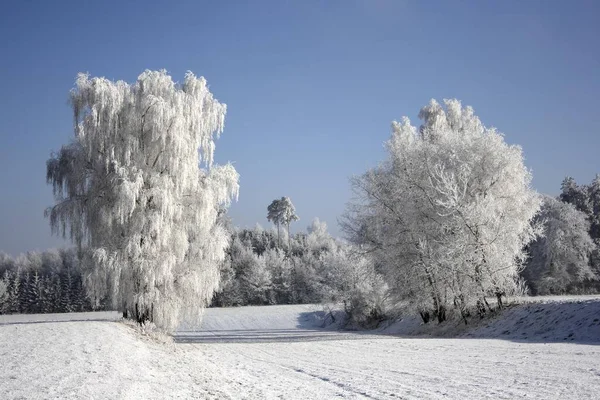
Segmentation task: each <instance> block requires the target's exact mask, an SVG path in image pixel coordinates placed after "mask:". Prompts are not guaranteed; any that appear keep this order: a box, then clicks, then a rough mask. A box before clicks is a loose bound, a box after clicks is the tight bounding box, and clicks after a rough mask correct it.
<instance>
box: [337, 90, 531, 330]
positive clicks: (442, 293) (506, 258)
mask: <svg viewBox="0 0 600 400" xmlns="http://www.w3.org/2000/svg"><path fill="white" fill-rule="evenodd" d="M444 103H445V106H446V108H445V109H444V108H443V107H442V106H441V105H440V104H438V103H437V102H435V101H434V100H432V101H431V102H430V104H429V105H427V106H426V107H424V108H423V109H421V112H420V113H419V117H420V118H421V119H422V120H423V124H422V126H421V127H420V128H419V129H417V128H415V127H414V126H412V125H411V123H410V120H409V119H408V118H404V119H403V120H402V122H400V123H398V122H394V123H393V124H392V131H393V132H392V137H391V139H390V140H389V141H388V142H387V150H388V153H389V156H388V158H387V160H386V161H385V162H383V163H382V164H381V165H380V166H379V167H377V168H375V169H373V170H371V171H368V172H367V173H366V174H364V175H362V176H360V177H357V178H355V179H353V180H352V185H353V189H354V191H355V194H356V198H355V199H354V200H353V202H352V203H351V204H350V205H349V207H348V210H347V213H346V216H345V218H344V221H343V229H344V230H345V231H346V233H347V235H348V237H349V238H350V239H351V240H353V241H354V242H356V243H358V244H359V245H361V246H362V248H363V251H365V252H369V253H371V254H372V255H373V256H374V257H376V262H377V264H378V265H380V266H381V267H380V268H381V269H382V270H383V272H384V273H385V275H386V279H387V282H388V284H389V285H390V289H391V290H392V293H394V295H395V296H396V297H397V299H398V300H399V301H403V302H405V303H406V304H408V305H409V306H410V307H411V308H413V309H414V310H415V311H419V312H421V315H422V316H424V318H423V319H424V320H428V319H429V316H433V317H435V318H437V319H438V321H440V322H441V321H443V320H444V319H445V318H446V311H447V309H448V307H449V305H454V306H455V307H456V308H457V309H458V310H459V311H460V313H461V315H462V317H463V318H464V319H465V321H466V317H467V316H468V314H469V311H468V308H469V307H470V306H472V304H473V303H475V302H479V303H480V304H482V305H483V304H485V306H486V307H487V308H488V309H491V307H490V305H489V304H488V302H487V299H486V298H487V297H488V296H491V295H495V296H496V297H497V299H498V303H499V306H502V301H501V300H502V296H503V295H504V294H506V293H510V291H511V290H514V289H515V286H516V285H515V282H516V279H517V277H518V271H519V269H520V267H521V262H522V261H523V260H524V258H525V254H524V252H523V248H524V246H525V245H526V244H527V243H529V242H530V241H531V240H532V239H533V238H534V237H535V236H536V234H537V230H536V229H535V227H534V226H533V225H532V224H531V221H532V219H533V217H534V215H535V214H536V212H537V211H538V209H539V206H540V199H539V196H538V195H537V193H536V192H535V191H533V190H532V189H531V188H530V182H531V174H530V172H529V171H528V170H527V168H526V167H525V166H524V165H523V156H522V151H521V148H520V147H519V146H511V145H508V144H506V143H505V142H504V138H503V136H502V134H500V133H498V132H497V131H496V130H495V129H493V128H487V127H485V126H484V125H483V124H482V123H481V121H480V120H479V118H477V117H476V116H475V115H474V112H473V109H472V108H471V107H462V105H461V103H460V102H459V101H458V100H445V101H444Z"/></svg>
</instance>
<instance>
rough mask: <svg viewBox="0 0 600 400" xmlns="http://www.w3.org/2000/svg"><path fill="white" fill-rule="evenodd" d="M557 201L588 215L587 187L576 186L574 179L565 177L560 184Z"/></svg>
mask: <svg viewBox="0 0 600 400" xmlns="http://www.w3.org/2000/svg"><path fill="white" fill-rule="evenodd" d="M560 189H561V193H560V196H559V199H560V200H561V201H563V202H565V203H569V204H573V205H574V206H575V208H577V209H578V210H579V211H581V212H584V213H586V214H588V215H589V214H590V208H589V202H588V196H587V187H586V186H585V185H584V186H579V185H577V182H575V179H573V178H572V177H570V176H567V177H566V178H565V179H564V180H563V181H562V184H561V187H560Z"/></svg>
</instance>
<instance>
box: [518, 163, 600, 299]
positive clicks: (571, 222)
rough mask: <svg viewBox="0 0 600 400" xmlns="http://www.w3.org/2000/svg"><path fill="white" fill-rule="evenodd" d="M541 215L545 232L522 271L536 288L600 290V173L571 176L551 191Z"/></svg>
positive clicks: (561, 291) (569, 291)
mask: <svg viewBox="0 0 600 400" xmlns="http://www.w3.org/2000/svg"><path fill="white" fill-rule="evenodd" d="M535 220H536V222H537V223H540V224H541V225H542V227H543V234H542V235H541V236H540V237H538V238H537V239H536V240H535V241H534V242H533V243H531V245H530V246H529V249H528V250H529V259H528V261H527V263H526V266H525V269H524V270H523V272H522V276H523V277H524V278H525V280H526V281H527V285H528V287H529V290H530V293H531V294H534V295H543V294H585V293H598V292H600V175H596V177H595V178H594V179H593V180H592V182H591V183H590V184H587V185H578V184H577V182H576V181H575V179H573V178H571V177H567V178H565V179H564V180H563V182H562V185H561V193H560V195H559V196H558V197H557V198H552V197H549V196H547V197H545V198H544V201H543V203H542V207H541V210H540V212H539V213H538V214H537V216H536V218H535Z"/></svg>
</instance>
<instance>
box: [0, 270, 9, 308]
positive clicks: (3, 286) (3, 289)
mask: <svg viewBox="0 0 600 400" xmlns="http://www.w3.org/2000/svg"><path fill="white" fill-rule="evenodd" d="M7 298H8V284H7V282H6V280H5V279H4V278H2V279H0V314H4V312H5V310H4V307H5V304H6V300H7Z"/></svg>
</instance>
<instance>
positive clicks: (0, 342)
mask: <svg viewBox="0 0 600 400" xmlns="http://www.w3.org/2000/svg"><path fill="white" fill-rule="evenodd" d="M548 304H549V306H548ZM565 304H566V308H565V307H563V306H564V305H565ZM572 304H577V303H576V302H573V301H567V302H563V303H556V302H551V303H547V304H546V303H543V304H530V305H525V306H520V307H517V308H514V309H511V310H509V311H507V313H506V315H505V316H503V317H502V319H500V320H497V321H493V322H491V323H489V324H487V325H482V326H479V327H477V328H476V329H475V330H473V331H471V332H469V333H468V334H470V335H473V336H477V337H478V338H465V337H462V338H454V339H445V338H444V339H442V338H406V337H404V338H402V337H394V336H389V335H383V334H379V335H375V334H361V333H351V332H337V331H334V330H324V329H321V325H322V323H323V320H322V318H323V314H321V313H320V311H321V309H320V308H319V307H317V306H274V307H246V308H237V309H211V310H207V311H206V314H205V320H204V323H203V326H202V328H201V331H199V332H192V331H189V330H188V331H186V330H184V329H182V330H181V332H179V333H178V334H177V335H175V340H174V343H170V344H169V343H167V344H161V343H158V342H156V341H154V340H151V339H149V338H147V337H143V336H142V335H140V333H139V332H138V331H136V330H135V329H133V328H131V327H130V326H127V325H125V324H123V323H119V322H114V320H117V319H118V318H119V315H118V314H117V313H88V314H63V315H51V316H39V315H34V316H0V398H1V399H21V398H27V399H30V398H31V399H37V398H40V399H42V398H43V399H46V398H61V399H63V398H86V399H87V398H94V399H105V398H110V399H113V398H123V399H163V398H180V399H187V398H198V399H204V398H214V399H227V398H234V399H260V398H268V399H271V398H272V399H275V398H285V399H288V398H289V399H330V398H338V397H340V398H374V399H394V398H401V399H423V398H431V399H441V398H452V399H464V398H469V399H482V398H493V399H502V398H505V399H514V398H528V399H594V398H598V393H600V362H599V361H598V360H600V346H598V344H600V332H599V331H598V325H592V326H591V327H590V325H591V324H592V323H593V322H597V321H594V319H596V318H598V316H599V315H600V301H597V300H590V301H587V302H581V303H580V304H579V305H578V306H571V305H572ZM527 307H542V311H539V312H537V313H536V312H535V310H537V309H536V308H534V309H530V310H528V309H527ZM544 307H546V308H544ZM569 307H570V308H569ZM519 310H521V311H519ZM548 310H549V312H547V313H546V311H548ZM566 310H568V312H569V313H571V314H569V315H565V313H566V312H567V311H566ZM521 312H522V313H526V314H521ZM561 312H562V313H563V319H564V320H565V321H575V322H574V324H571V323H570V322H565V323H564V324H565V326H568V329H567V330H569V329H571V331H575V332H581V331H582V329H583V328H582V327H583V325H581V326H577V322H579V321H585V324H586V325H585V332H586V333H585V334H581V335H580V336H576V338H575V339H573V340H562V336H563V335H564V333H567V331H566V330H564V326H562V325H560V323H558V321H557V317H558V316H560V313H561ZM540 314H541V315H542V316H543V317H542V318H540V319H539V320H538V319H535V320H534V321H535V324H534V325H535V326H536V327H538V328H539V329H538V330H535V328H533V327H527V326H528V324H529V322H530V320H529V319H527V320H526V322H523V323H520V324H517V322H518V321H519V320H521V319H522V318H523V315H530V316H535V318H537V317H538V316H539V315H540ZM573 314H575V316H573V317H572V318H570V319H569V317H571V315H573ZM557 323H558V324H557ZM524 325H525V327H523V326H524ZM553 325H555V326H558V329H557V330H555V332H554V333H551V331H550V330H549V329H550V327H551V326H553ZM404 326H408V325H404ZM594 326H595V328H594ZM501 327H505V329H503V330H502V329H500V328H501ZM395 329H396V330H397V331H398V330H401V328H399V327H398V326H396V328H395ZM505 331H509V334H506V333H504V332H505ZM523 331H527V332H530V334H528V335H527V337H526V338H525V337H524V336H525V335H521V333H522V332H523ZM556 332H560V333H556ZM400 333H401V332H400ZM543 335H546V336H549V335H550V336H551V337H552V338H554V339H556V340H549V341H548V342H544V341H543ZM594 335H595V336H594ZM559 336H560V337H561V341H562V342H561V343H558V338H559ZM574 336H575V335H573V336H571V338H572V337H574ZM480 337H485V338H480ZM495 337H500V338H503V337H506V338H508V339H510V340H499V339H494V338H495ZM569 339H570V338H569Z"/></svg>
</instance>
